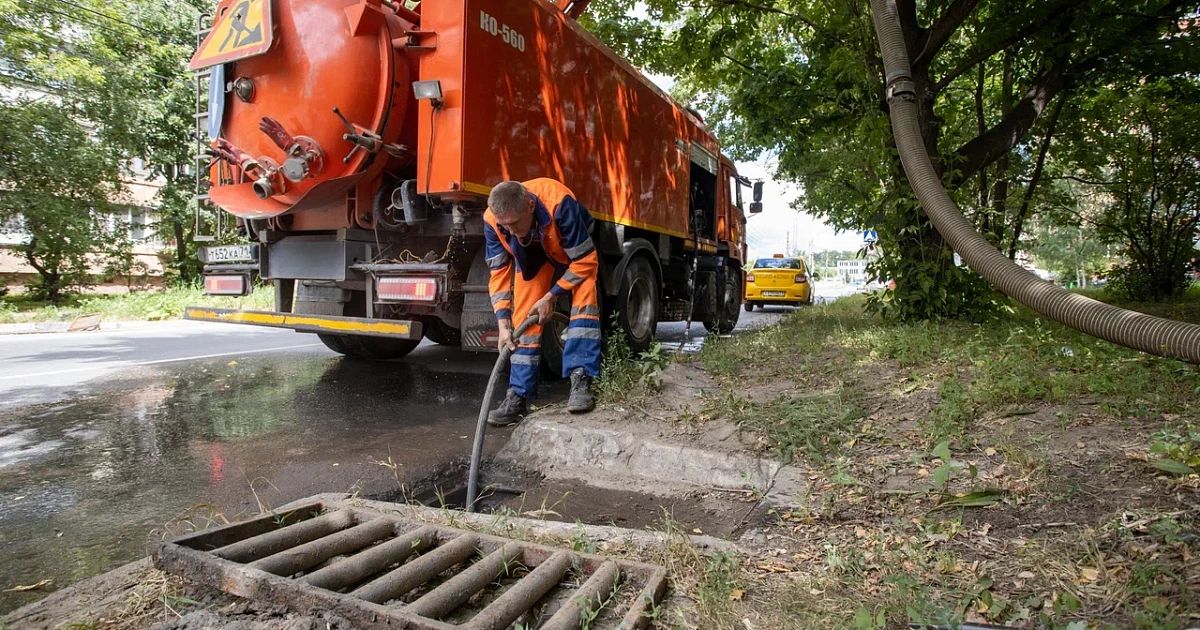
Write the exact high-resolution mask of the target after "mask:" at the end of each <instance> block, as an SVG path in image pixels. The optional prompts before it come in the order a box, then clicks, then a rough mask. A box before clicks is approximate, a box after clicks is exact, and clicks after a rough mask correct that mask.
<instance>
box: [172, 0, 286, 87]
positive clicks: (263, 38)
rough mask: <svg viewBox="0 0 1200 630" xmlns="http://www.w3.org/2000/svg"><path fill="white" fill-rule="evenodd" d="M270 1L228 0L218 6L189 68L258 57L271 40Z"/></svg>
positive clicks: (268, 47) (265, 50) (195, 68)
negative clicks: (209, 27) (210, 26)
mask: <svg viewBox="0 0 1200 630" xmlns="http://www.w3.org/2000/svg"><path fill="white" fill-rule="evenodd" d="M274 35H275V33H274V28H273V24H272V23H271V0H227V1H226V2H222V3H221V4H220V5H218V8H217V17H216V19H214V20H213V27H212V30H210V31H209V33H208V36H206V37H205V38H204V41H203V42H201V44H200V48H199V49H198V50H196V54H195V56H193V57H192V61H191V62H190V63H188V67H189V68H191V69H192V70H200V69H202V68H208V67H211V66H215V65H219V64H223V63H228V62H230V61H235V60H238V59H245V58H246V57H253V56H255V55H261V54H263V53H265V52H267V50H269V49H270V48H271V43H272V41H273V40H274Z"/></svg>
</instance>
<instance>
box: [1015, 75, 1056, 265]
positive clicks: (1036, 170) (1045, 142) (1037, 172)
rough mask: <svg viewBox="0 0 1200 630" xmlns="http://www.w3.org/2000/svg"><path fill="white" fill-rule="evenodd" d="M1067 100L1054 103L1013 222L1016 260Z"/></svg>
mask: <svg viewBox="0 0 1200 630" xmlns="http://www.w3.org/2000/svg"><path fill="white" fill-rule="evenodd" d="M1066 102H1067V97H1066V96H1063V97H1062V98H1060V99H1058V102H1057V103H1055V104H1054V112H1053V113H1052V114H1050V120H1049V122H1048V123H1047V125H1046V135H1045V136H1044V137H1043V138H1042V144H1041V146H1039V147H1038V156H1037V163H1036V164H1034V167H1033V176H1032V177H1031V178H1030V180H1029V185H1028V186H1026V187H1025V195H1024V196H1023V197H1022V198H1021V207H1020V208H1019V209H1018V210H1017V214H1016V216H1015V217H1013V222H1012V240H1010V241H1009V242H1008V259H1009V260H1015V259H1016V257H1017V244H1018V243H1019V242H1020V240H1021V231H1022V230H1023V229H1024V227H1025V216H1026V215H1027V214H1028V213H1029V205H1030V202H1031V201H1032V200H1033V192H1034V190H1036V189H1037V186H1038V182H1039V181H1040V180H1041V178H1042V171H1043V169H1044V168H1045V166H1046V155H1047V154H1048V153H1050V140H1051V138H1053V137H1054V129H1055V127H1057V126H1058V118H1059V116H1060V115H1062V110H1063V105H1064V104H1065V103H1066Z"/></svg>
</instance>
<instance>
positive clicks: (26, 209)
mask: <svg viewBox="0 0 1200 630" xmlns="http://www.w3.org/2000/svg"><path fill="white" fill-rule="evenodd" d="M0 155H3V156H4V159H2V160H0V182H5V183H6V186H5V188H4V190H3V191H0V223H2V224H4V225H7V226H12V227H13V228H16V231H17V232H18V233H20V234H22V235H23V236H24V242H23V243H22V244H21V245H20V246H19V247H20V250H21V253H22V255H23V256H24V257H25V260H26V261H27V262H28V263H29V265H30V266H31V267H33V268H34V269H35V270H36V271H37V273H38V276H39V278H38V281H37V282H35V283H33V284H32V285H31V287H30V288H31V290H32V291H33V292H34V294H35V295H36V296H38V297H42V298H45V299H48V300H50V301H52V302H58V301H60V300H61V299H62V297H63V296H64V294H65V293H66V292H67V291H69V290H70V289H72V288H74V287H78V286H80V285H84V284H88V282H89V268H90V266H91V265H92V263H93V262H95V261H96V260H97V259H102V258H103V257H104V255H105V254H106V253H107V248H108V247H111V246H116V247H119V246H120V241H121V238H120V235H119V234H114V230H112V229H111V227H110V224H109V222H108V221H106V218H107V216H108V212H107V210H108V207H109V203H110V201H109V200H110V199H111V198H112V197H113V196H114V194H115V186H114V182H115V181H116V180H117V169H116V162H115V161H114V160H113V158H112V155H111V154H110V153H109V152H107V151H105V149H104V147H103V146H101V145H100V143H98V142H97V141H96V140H95V139H94V138H92V137H91V135H90V134H89V132H88V130H87V129H85V128H84V127H83V126H82V125H80V124H79V122H78V121H77V118H76V114H75V113H74V112H72V111H70V110H69V109H64V108H63V107H61V106H59V105H58V104H56V103H52V102H48V101H46V100H42V101H39V100H29V101H20V102H17V103H14V104H6V103H0Z"/></svg>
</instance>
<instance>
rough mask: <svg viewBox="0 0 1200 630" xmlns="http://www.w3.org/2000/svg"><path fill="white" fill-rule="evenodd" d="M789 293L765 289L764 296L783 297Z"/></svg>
mask: <svg viewBox="0 0 1200 630" xmlns="http://www.w3.org/2000/svg"><path fill="white" fill-rule="evenodd" d="M785 295H787V292H786V291H763V297H783V296H785Z"/></svg>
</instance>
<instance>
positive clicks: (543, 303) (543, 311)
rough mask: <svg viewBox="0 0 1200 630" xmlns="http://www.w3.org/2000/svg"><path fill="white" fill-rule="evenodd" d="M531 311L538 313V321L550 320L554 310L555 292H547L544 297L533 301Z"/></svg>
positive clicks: (542, 322)
mask: <svg viewBox="0 0 1200 630" xmlns="http://www.w3.org/2000/svg"><path fill="white" fill-rule="evenodd" d="M529 312H530V313H537V316H538V323H539V324H545V323H546V322H547V321H549V320H550V314H551V313H553V312H554V294H553V293H547V294H546V295H544V296H543V297H542V299H540V300H538V301H537V302H534V303H533V308H532V309H530V311H529Z"/></svg>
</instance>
